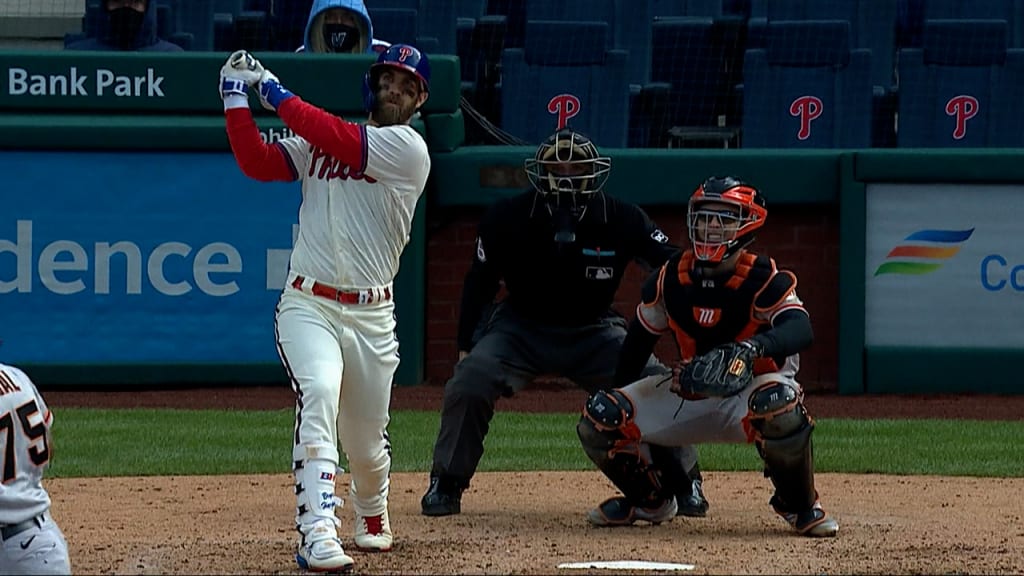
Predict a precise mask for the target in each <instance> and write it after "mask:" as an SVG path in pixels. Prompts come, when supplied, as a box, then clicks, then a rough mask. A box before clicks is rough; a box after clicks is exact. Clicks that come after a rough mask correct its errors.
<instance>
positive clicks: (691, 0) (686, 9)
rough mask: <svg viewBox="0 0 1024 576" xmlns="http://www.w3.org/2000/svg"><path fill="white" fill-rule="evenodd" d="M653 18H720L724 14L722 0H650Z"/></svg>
mask: <svg viewBox="0 0 1024 576" xmlns="http://www.w3.org/2000/svg"><path fill="white" fill-rule="evenodd" d="M650 6H651V8H650V10H651V17H652V18H658V17H661V18H675V17H680V16H700V17H704V18H718V17H720V16H722V15H723V11H724V6H723V4H722V0H650Z"/></svg>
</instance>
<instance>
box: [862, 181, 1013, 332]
mask: <svg viewBox="0 0 1024 576" xmlns="http://www.w3.org/2000/svg"><path fill="white" fill-rule="evenodd" d="M866 193H867V244H866V264H867V265H866V268H865V271H864V278H865V283H866V291H865V308H866V309H865V322H866V326H865V328H866V333H865V345H866V346H868V347H871V346H907V347H922V348H987V349H992V348H996V349H1005V348H1021V347H1024V227H1022V225H1021V223H1022V222H1024V186H1021V185H989V184H868V185H867V191H866Z"/></svg>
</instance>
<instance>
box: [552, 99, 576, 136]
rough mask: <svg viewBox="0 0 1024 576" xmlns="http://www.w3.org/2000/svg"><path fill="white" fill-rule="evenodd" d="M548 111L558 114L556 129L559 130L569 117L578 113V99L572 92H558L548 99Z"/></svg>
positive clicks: (563, 126)
mask: <svg viewBox="0 0 1024 576" xmlns="http://www.w3.org/2000/svg"><path fill="white" fill-rule="evenodd" d="M548 113H550V114H555V115H557V116H558V129H559V130H561V129H562V128H565V125H566V124H568V123H569V119H570V118H572V117H573V116H575V115H577V114H579V113H580V99H579V97H578V96H574V95H572V94H559V95H558V96H555V97H554V98H552V99H551V100H549V101H548Z"/></svg>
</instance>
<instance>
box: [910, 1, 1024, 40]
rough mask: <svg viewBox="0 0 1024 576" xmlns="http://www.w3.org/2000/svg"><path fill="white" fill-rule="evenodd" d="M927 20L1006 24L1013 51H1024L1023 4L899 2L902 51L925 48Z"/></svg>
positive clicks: (1010, 2) (1018, 2)
mask: <svg viewBox="0 0 1024 576" xmlns="http://www.w3.org/2000/svg"><path fill="white" fill-rule="evenodd" d="M926 20H1005V21H1006V22H1007V24H1008V29H1007V33H1008V35H1009V43H1010V47H1011V48H1021V47H1024V1H1021V0H899V18H898V23H899V24H898V27H897V30H898V34H899V38H900V43H899V47H900V48H919V47H921V34H922V30H923V29H924V23H925V21H926Z"/></svg>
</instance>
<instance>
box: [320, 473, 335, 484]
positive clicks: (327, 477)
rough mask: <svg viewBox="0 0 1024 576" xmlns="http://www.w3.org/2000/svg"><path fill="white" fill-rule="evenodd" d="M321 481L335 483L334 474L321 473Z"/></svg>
mask: <svg viewBox="0 0 1024 576" xmlns="http://www.w3.org/2000/svg"><path fill="white" fill-rule="evenodd" d="M320 479H321V480H327V481H329V482H333V481H334V474H332V473H330V472H321V473H320Z"/></svg>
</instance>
